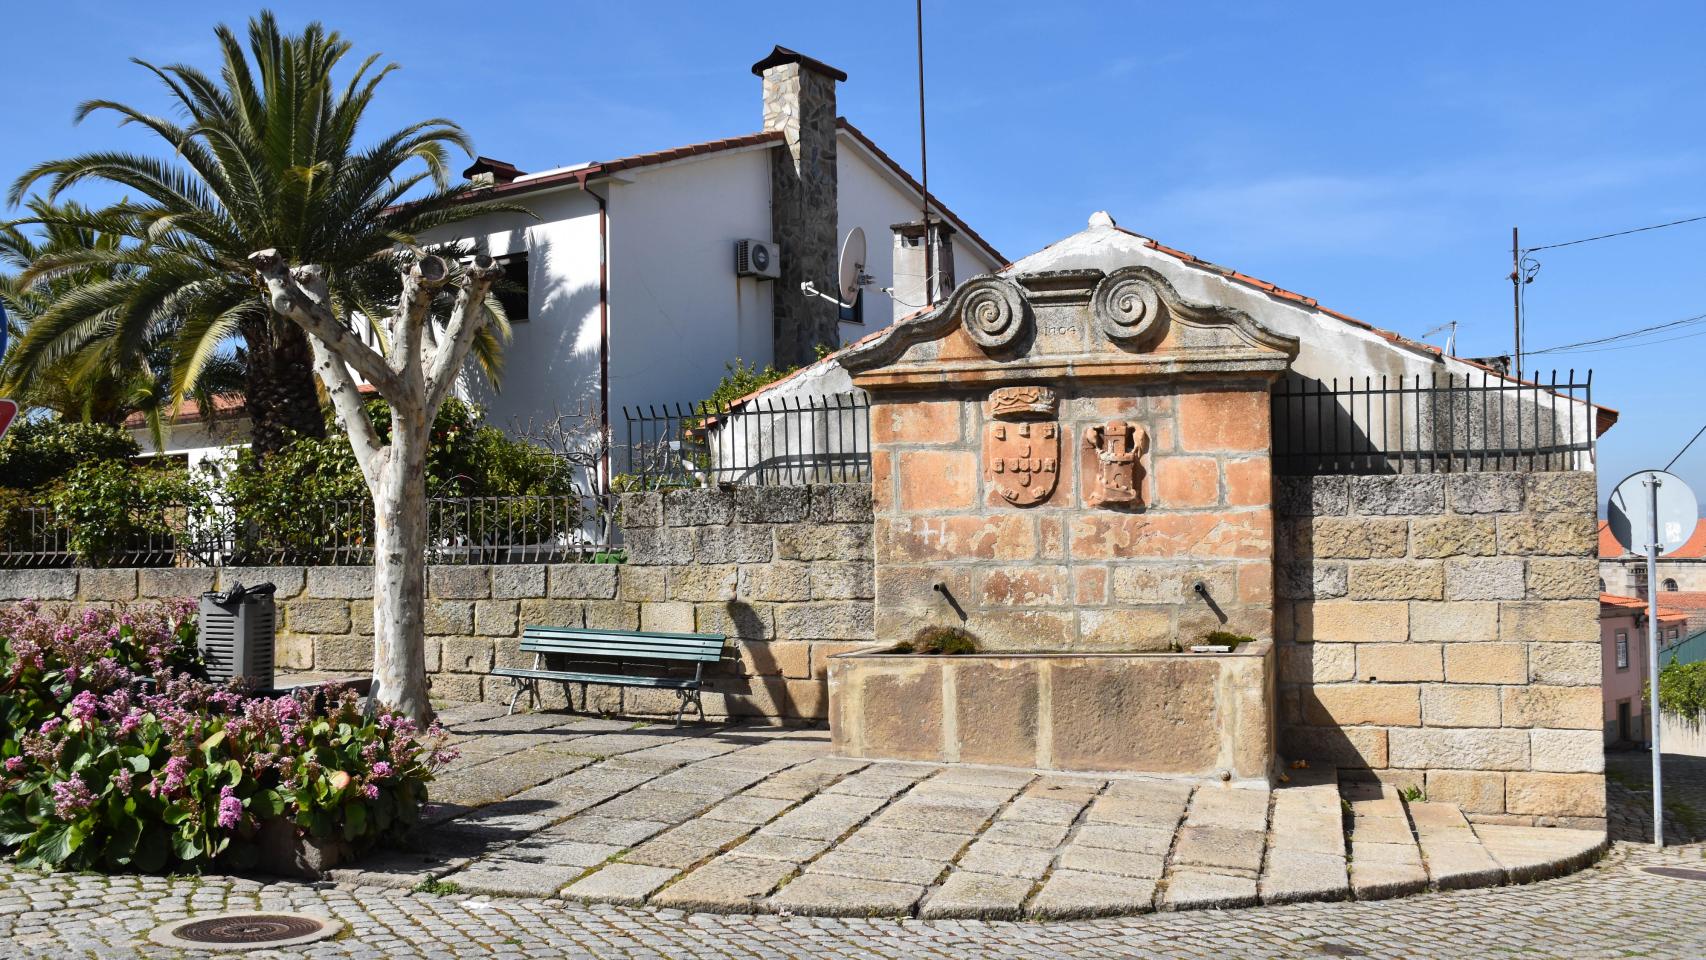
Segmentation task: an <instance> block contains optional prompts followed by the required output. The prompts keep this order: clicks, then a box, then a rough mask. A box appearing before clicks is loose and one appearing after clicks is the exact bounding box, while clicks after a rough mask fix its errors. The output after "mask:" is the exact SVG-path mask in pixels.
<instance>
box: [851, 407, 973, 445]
mask: <svg viewBox="0 0 1706 960" xmlns="http://www.w3.org/2000/svg"><path fill="white" fill-rule="evenodd" d="M960 432H961V431H960V402H959V401H958V400H918V399H908V400H906V401H904V402H890V403H877V404H873V405H872V407H871V442H873V443H880V444H895V443H940V444H946V443H958V442H959V440H960Z"/></svg>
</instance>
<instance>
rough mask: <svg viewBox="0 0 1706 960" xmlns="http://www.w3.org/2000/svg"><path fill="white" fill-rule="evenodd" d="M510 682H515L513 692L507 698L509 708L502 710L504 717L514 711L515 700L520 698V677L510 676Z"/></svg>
mask: <svg viewBox="0 0 1706 960" xmlns="http://www.w3.org/2000/svg"><path fill="white" fill-rule="evenodd" d="M510 682H511V683H513V684H515V693H514V694H512V695H511V696H510V698H509V709H508V710H507V711H505V712H504V716H506V717H507V716H510V715H512V714H514V713H515V702H516V701H517V700H519V699H521V687H522V683H521V678H520V677H511V678H510Z"/></svg>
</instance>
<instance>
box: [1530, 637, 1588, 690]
mask: <svg viewBox="0 0 1706 960" xmlns="http://www.w3.org/2000/svg"><path fill="white" fill-rule="evenodd" d="M1602 659H1603V656H1602V653H1601V651H1600V649H1599V645H1598V644H1590V643H1537V644H1534V645H1533V646H1531V647H1529V648H1528V682H1529V683H1544V684H1551V685H1554V686H1577V685H1589V684H1591V685H1594V686H1598V685H1599V682H1600V679H1601V663H1600V661H1601V660H1602Z"/></svg>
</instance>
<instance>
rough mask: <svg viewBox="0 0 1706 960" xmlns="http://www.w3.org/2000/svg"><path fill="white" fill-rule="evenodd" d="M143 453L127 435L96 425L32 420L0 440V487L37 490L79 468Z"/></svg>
mask: <svg viewBox="0 0 1706 960" xmlns="http://www.w3.org/2000/svg"><path fill="white" fill-rule="evenodd" d="M141 452H142V448H141V447H138V446H137V445H136V441H135V440H132V439H131V438H130V435H129V434H127V433H125V432H124V431H123V430H120V429H119V428H117V427H110V426H106V425H105V424H96V423H67V422H65V421H63V420H53V419H33V420H25V421H22V422H20V423H16V424H13V425H12V429H11V430H9V431H7V433H6V437H5V439H4V440H0V486H4V487H10V488H12V489H14V490H24V491H29V490H38V489H41V488H42V487H46V486H48V485H50V484H52V483H54V482H55V481H57V480H59V479H60V478H61V477H63V476H65V475H66V474H68V473H70V472H71V470H72V469H73V468H74V467H77V466H78V465H80V464H85V463H92V462H95V461H101V460H129V459H130V458H131V457H134V456H136V455H137V454H139V453H141Z"/></svg>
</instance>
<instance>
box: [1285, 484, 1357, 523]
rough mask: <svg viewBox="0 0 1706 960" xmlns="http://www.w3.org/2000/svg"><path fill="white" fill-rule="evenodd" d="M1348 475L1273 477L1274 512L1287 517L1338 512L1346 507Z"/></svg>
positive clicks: (1348, 501)
mask: <svg viewBox="0 0 1706 960" xmlns="http://www.w3.org/2000/svg"><path fill="white" fill-rule="evenodd" d="M1349 490H1350V478H1348V477H1277V478H1275V480H1274V511H1275V512H1276V513H1278V514H1280V515H1281V516H1287V517H1312V516H1332V515H1342V514H1344V513H1345V512H1346V510H1347V509H1348V508H1349V506H1350V494H1349Z"/></svg>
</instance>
